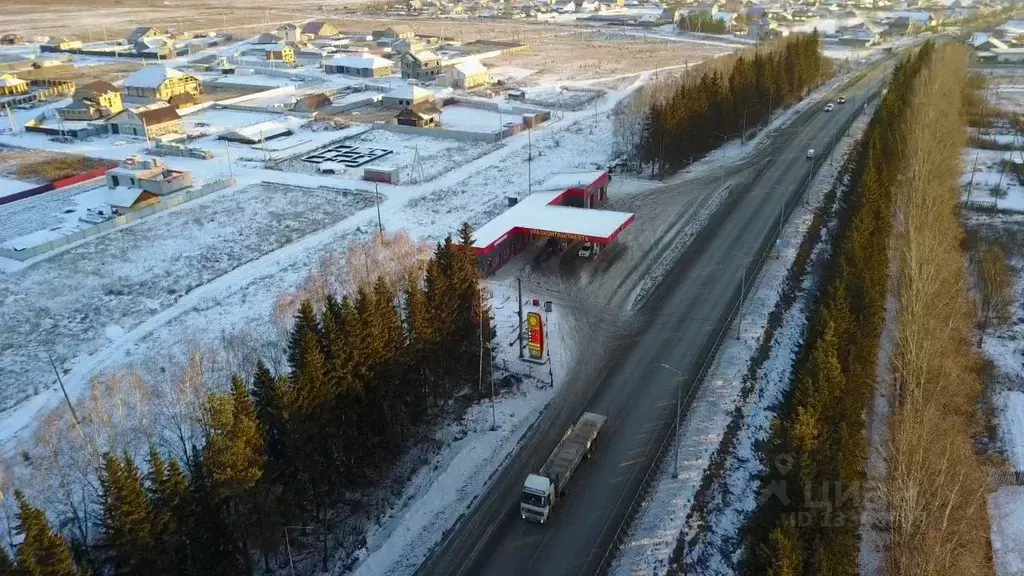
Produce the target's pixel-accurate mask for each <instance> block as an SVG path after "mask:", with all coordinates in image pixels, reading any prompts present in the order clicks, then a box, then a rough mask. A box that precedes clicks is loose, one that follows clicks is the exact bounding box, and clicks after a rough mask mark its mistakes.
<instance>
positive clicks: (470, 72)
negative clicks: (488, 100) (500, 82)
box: [448, 60, 491, 90]
mask: <svg viewBox="0 0 1024 576" xmlns="http://www.w3.org/2000/svg"><path fill="white" fill-rule="evenodd" d="M448 76H449V79H450V80H451V85H452V86H454V87H456V88H462V89H464V90H471V89H473V88H477V87H479V86H487V85H489V84H490V83H491V75H490V74H488V73H487V68H485V67H484V65H483V64H481V63H480V61H479V60H467V61H466V62H460V63H458V64H456V65H455V66H452V67H451V69H450V70H449V71H448Z"/></svg>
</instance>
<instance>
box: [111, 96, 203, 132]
mask: <svg viewBox="0 0 1024 576" xmlns="http://www.w3.org/2000/svg"><path fill="white" fill-rule="evenodd" d="M107 126H108V127H109V129H110V133H111V134H128V135H130V136H142V137H144V138H147V139H149V138H158V137H160V136H163V135H165V134H174V133H177V132H184V131H185V129H184V126H183V125H182V123H181V116H179V115H178V111H177V110H176V109H175V108H174V106H171V105H170V104H168V103H167V102H157V103H155V104H150V105H148V106H140V107H138V108H126V109H124V110H122V111H120V112H118V113H117V114H114V115H113V116H111V117H110V120H108V121H107Z"/></svg>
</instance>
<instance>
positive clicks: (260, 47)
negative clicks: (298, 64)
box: [245, 42, 295, 64]
mask: <svg viewBox="0 0 1024 576" xmlns="http://www.w3.org/2000/svg"><path fill="white" fill-rule="evenodd" d="M245 53H246V54H247V55H249V56H256V57H258V58H260V59H261V60H266V61H267V62H284V63H285V64H295V49H294V48H292V47H291V46H289V45H287V44H285V43H284V42H278V43H277V44H254V45H253V46H252V48H251V49H249V50H246V52H245Z"/></svg>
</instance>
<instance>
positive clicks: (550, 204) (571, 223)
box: [473, 172, 633, 253]
mask: <svg viewBox="0 0 1024 576" xmlns="http://www.w3.org/2000/svg"><path fill="white" fill-rule="evenodd" d="M586 174H597V175H600V176H603V175H604V174H605V173H604V172H593V173H586ZM582 175H583V174H566V175H565V176H566V177H567V178H566V179H565V181H566V182H570V184H569V185H568V186H566V187H565V188H562V189H559V190H555V191H551V192H535V193H533V194H531V195H529V196H527V197H526V198H524V199H522V200H520V201H519V202H518V203H517V204H516V205H515V206H512V207H511V208H509V209H508V210H506V211H505V212H503V213H501V214H499V215H498V216H497V217H495V218H494V219H493V220H491V221H490V222H488V223H487V224H484V225H483V226H481V227H480V228H478V229H476V230H474V231H473V236H474V238H475V239H474V241H473V248H474V249H476V250H477V252H478V253H486V252H488V251H489V250H491V249H493V248H494V247H495V246H496V245H497V244H498V243H500V242H502V241H503V240H504V239H505V238H506V237H507V236H508V234H510V233H513V232H516V231H530V232H532V233H539V234H540V235H544V234H548V235H551V236H560V237H566V238H569V239H579V240H590V241H597V242H610V241H612V240H613V239H614V238H615V237H616V236H618V234H619V232H621V231H622V230H624V229H625V228H626V227H627V226H629V224H630V223H631V222H632V221H633V214H631V213H628V212H612V211H610V210H596V209H593V208H576V207H573V206H561V205H559V204H558V202H559V201H561V199H562V198H563V197H564V196H565V195H566V194H567V193H568V189H569V188H578V187H586V186H589V185H591V184H593V183H594V182H595V181H596V179H593V180H580V177H581V176H582ZM548 182H549V183H550V182H554V183H560V182H559V180H558V179H556V178H552V179H551V180H549V181H548ZM545 184H547V183H545ZM580 185H582V186H580Z"/></svg>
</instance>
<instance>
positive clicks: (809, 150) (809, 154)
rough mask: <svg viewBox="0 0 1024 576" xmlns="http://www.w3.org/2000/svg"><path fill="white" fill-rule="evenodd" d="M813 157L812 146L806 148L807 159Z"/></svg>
mask: <svg viewBox="0 0 1024 576" xmlns="http://www.w3.org/2000/svg"><path fill="white" fill-rule="evenodd" d="M813 158H814V148H808V149H807V159H808V160H811V159H813Z"/></svg>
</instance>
